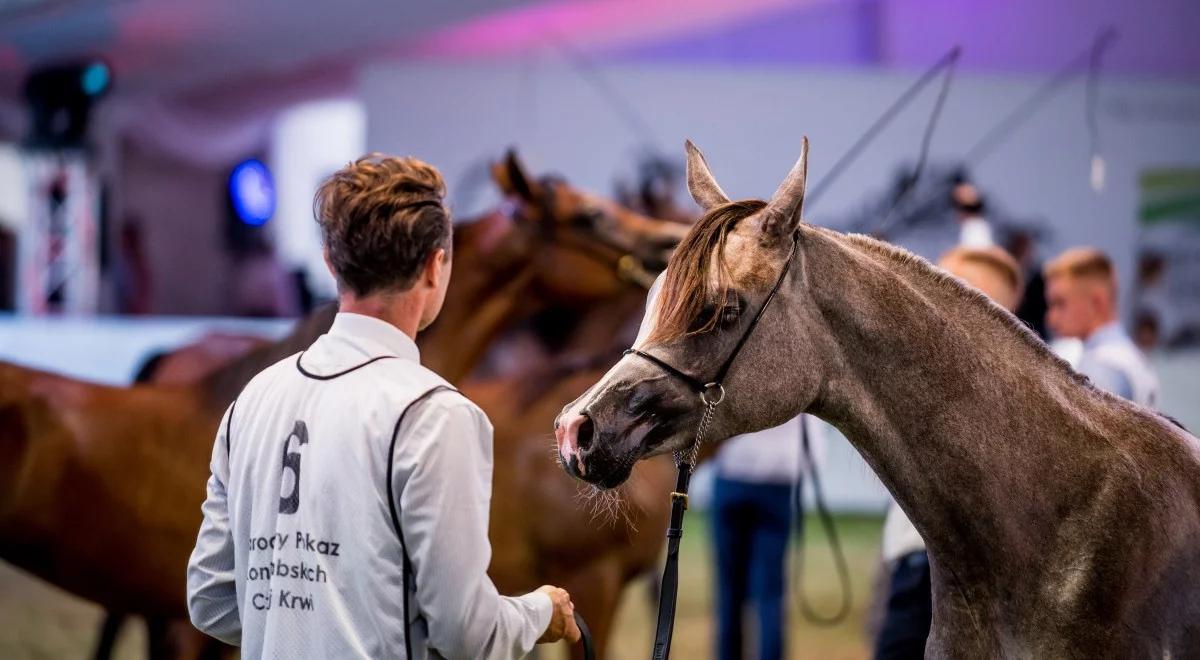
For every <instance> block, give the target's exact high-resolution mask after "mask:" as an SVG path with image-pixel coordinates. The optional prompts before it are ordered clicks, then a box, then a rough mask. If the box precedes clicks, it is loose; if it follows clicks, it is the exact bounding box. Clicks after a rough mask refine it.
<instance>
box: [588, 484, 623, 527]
mask: <svg viewBox="0 0 1200 660" xmlns="http://www.w3.org/2000/svg"><path fill="white" fill-rule="evenodd" d="M575 499H576V501H577V502H579V504H580V506H583V507H585V508H586V509H587V510H588V512H589V513H590V514H591V520H592V522H601V523H602V524H606V525H609V526H611V527H620V526H622V525H623V526H625V527H627V528H629V529H630V530H633V531H635V532H636V531H637V525H636V524H635V523H634V520H633V515H632V512H631V507H630V506H629V502H628V500H627V499H626V498H625V493H624V489H623V488H613V489H607V490H606V489H603V488H599V487H597V486H593V485H591V484H586V485H585V484H581V487H580V488H579V489H577V490H576V493H575Z"/></svg>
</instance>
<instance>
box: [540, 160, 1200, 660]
mask: <svg viewBox="0 0 1200 660" xmlns="http://www.w3.org/2000/svg"><path fill="white" fill-rule="evenodd" d="M806 168H807V140H806V141H805V143H804V148H803V151H802V155H801V157H800V160H799V161H798V162H797V164H796V166H795V167H794V168H793V169H792V171H791V173H790V174H789V175H788V177H787V179H786V180H785V181H784V182H783V184H782V185H781V186H780V187H779V189H778V190H777V191H776V193H775V195H774V196H773V197H772V199H771V200H770V201H769V202H763V201H758V200H746V201H730V199H729V198H728V197H727V196H726V195H725V193H724V192H723V191H722V190H721V188H720V187H719V186H718V185H717V183H716V181H715V180H714V178H713V177H712V174H711V173H710V171H709V169H708V166H707V164H706V163H705V161H704V159H703V157H702V156H701V154H700V152H699V151H698V150H696V149H695V147H694V146H693V145H691V144H690V143H688V186H689V189H690V190H691V193H692V196H693V197H694V198H695V199H696V201H697V202H698V203H699V204H700V205H701V206H702V207H703V208H704V209H705V215H704V217H703V218H701V220H700V221H699V222H698V223H697V225H696V226H695V227H694V229H693V230H692V231H691V233H690V234H689V235H688V236H687V237H686V238H685V239H684V241H683V242H682V243H681V244H680V246H679V248H678V249H677V250H676V252H675V254H674V255H673V256H672V258H671V261H670V264H669V266H668V268H667V274H666V277H665V281H664V283H663V285H662V292H661V295H660V297H659V299H658V301H657V303H656V305H655V309H654V312H653V313H654V321H653V328H652V330H651V332H650V334H649V336H648V337H647V339H646V340H645V341H644V342H643V343H642V344H641V345H639V346H637V347H636V351H635V352H633V353H630V354H627V355H626V356H625V357H624V358H622V359H621V360H620V361H619V362H617V363H616V365H615V366H613V367H612V369H610V370H609V372H608V373H607V374H605V375H604V376H603V377H602V378H601V379H600V380H599V382H597V383H596V384H595V385H593V386H592V387H591V388H590V389H589V390H588V391H587V392H586V393H584V394H583V396H581V397H579V398H578V399H577V400H575V401H574V402H573V403H570V404H568V405H567V406H566V408H565V409H564V411H563V412H562V414H561V415H560V416H559V418H558V420H557V421H556V424H555V426H556V435H557V438H558V443H559V455H560V459H561V461H562V463H563V465H564V466H565V467H566V468H567V469H568V471H570V472H571V473H572V474H574V475H575V476H577V477H579V478H581V479H584V480H586V481H588V482H591V483H593V484H597V485H600V486H602V487H612V486H615V485H617V484H620V483H621V482H623V481H624V480H625V479H626V478H627V476H628V475H629V471H630V468H631V467H632V466H633V464H634V463H635V462H636V461H638V460H640V459H643V458H645V457H648V456H652V455H656V454H663V453H668V452H672V451H677V452H678V451H684V452H686V451H688V450H689V448H690V445H691V444H692V443H693V441H694V439H695V437H696V435H697V431H698V428H699V427H700V426H701V425H702V421H703V419H704V416H705V413H709V415H708V416H709V417H710V419H709V420H708V422H709V423H708V424H707V426H708V429H707V432H708V437H709V438H713V439H722V438H727V437H730V436H733V435H736V434H740V433H746V432H750V431H755V430H759V429H764V428H769V427H771V426H775V425H777V424H780V423H782V422H783V421H785V420H788V419H790V418H792V417H794V416H795V415H797V414H799V413H802V412H807V413H811V414H814V415H816V416H818V417H821V418H822V419H824V420H826V421H828V422H830V423H831V424H833V425H834V426H836V427H838V428H839V429H840V430H841V431H842V432H843V433H844V434H845V435H846V437H847V438H848V439H849V440H850V441H851V442H852V443H853V444H854V446H855V447H856V448H857V449H858V450H859V452H861V453H862V455H863V456H864V458H865V459H866V460H867V462H868V463H869V464H870V465H871V467H872V468H873V469H874V470H875V472H876V473H877V474H878V476H879V477H880V479H881V480H882V481H883V483H884V484H885V485H886V486H887V487H888V489H889V490H890V491H891V492H892V494H893V495H894V496H895V498H896V500H897V502H898V503H899V504H900V506H901V507H902V508H903V510H904V511H905V513H907V514H908V515H909V517H910V518H911V519H912V521H913V523H914V524H915V525H916V527H917V529H918V530H919V531H920V533H921V535H922V536H923V537H924V538H925V540H926V542H927V544H928V548H929V554H930V563H931V566H932V573H933V602H934V618H933V628H932V631H931V633H930V638H929V642H928V645H927V655H928V656H930V657H955V658H984V657H988V658H990V657H1014V658H1030V657H1032V658H1056V659H1057V658H1097V657H1123V658H1126V657H1127V658H1149V657H1153V658H1195V657H1200V442H1198V441H1197V439H1196V438H1195V437H1193V436H1191V435H1189V434H1188V433H1186V432H1184V431H1182V430H1181V429H1179V428H1177V427H1175V426H1174V425H1172V424H1171V423H1170V422H1169V421H1167V420H1166V419H1165V418H1164V417H1162V416H1160V415H1158V414H1157V413H1155V412H1153V411H1151V410H1148V409H1145V408H1142V407H1139V406H1137V405H1135V404H1132V403H1129V402H1127V401H1124V400H1122V399H1118V398H1116V397H1113V396H1111V395H1108V394H1106V393H1104V392H1101V391H1099V390H1097V389H1095V388H1094V387H1092V386H1091V385H1090V384H1089V383H1088V382H1087V381H1086V379H1084V378H1083V377H1081V376H1079V375H1078V374H1076V373H1075V372H1074V371H1073V370H1072V369H1071V368H1070V367H1069V366H1068V365H1067V364H1066V363H1065V362H1063V361H1061V360H1059V359H1058V358H1057V357H1055V356H1054V355H1053V354H1052V353H1051V352H1050V350H1049V349H1048V348H1047V347H1046V345H1045V344H1044V343H1042V342H1041V340H1039V339H1038V338H1037V337H1036V336H1035V335H1033V334H1032V332H1030V331H1029V330H1028V329H1027V328H1026V327H1025V326H1024V325H1023V324H1021V323H1020V322H1018V321H1017V320H1016V319H1015V318H1014V317H1013V316H1012V315H1011V314H1009V313H1008V312H1007V311H1005V310H1003V309H1001V308H1000V307H999V306H997V305H995V304H994V303H992V302H990V301H988V300H987V299H986V298H985V297H984V296H983V295H982V294H980V293H979V292H977V291H975V290H973V289H970V288H968V287H967V286H965V285H963V284H962V283H961V282H959V281H958V280H956V279H954V278H952V277H950V276H948V275H947V274H945V273H944V272H942V271H940V270H938V269H937V268H935V267H933V266H932V265H930V264H929V263H928V262H926V261H925V260H923V259H921V258H919V257H915V256H913V255H911V254H909V253H907V252H905V251H903V250H900V249H897V248H894V247H891V246H888V245H886V244H883V243H880V242H878V241H875V240H872V239H869V238H866V237H863V236H854V235H843V234H840V233H837V232H834V231H830V230H827V229H822V228H819V227H815V226H813V225H810V224H807V223H804V222H802V221H801V210H802V206H803V199H804V184H805V173H806ZM764 375H769V377H764ZM701 394H703V395H704V397H703V398H702V397H701ZM719 395H723V400H721V402H720V403H719V404H718V405H716V406H715V407H714V406H712V405H709V404H711V403H712V402H713V401H717V400H720V398H721V397H720V396H719ZM706 402H707V404H706Z"/></svg>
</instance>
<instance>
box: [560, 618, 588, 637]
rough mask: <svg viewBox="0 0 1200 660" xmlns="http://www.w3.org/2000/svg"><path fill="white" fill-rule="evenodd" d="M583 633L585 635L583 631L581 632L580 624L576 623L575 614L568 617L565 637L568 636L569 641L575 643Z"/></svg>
mask: <svg viewBox="0 0 1200 660" xmlns="http://www.w3.org/2000/svg"><path fill="white" fill-rule="evenodd" d="M582 635H583V633H581V632H579V626H578V625H576V623H575V617H574V616H569V617H567V630H566V634H565V635H563V636H564V637H566V638H567V641H568V642H571V643H572V644H574V643H576V642H578V641H579V638H580V637H581V636H582Z"/></svg>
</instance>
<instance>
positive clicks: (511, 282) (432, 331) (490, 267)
mask: <svg viewBox="0 0 1200 660" xmlns="http://www.w3.org/2000/svg"><path fill="white" fill-rule="evenodd" d="M518 239H519V237H512V240H513V241H515V240H518ZM508 247H510V246H507V245H506V246H502V247H501V248H500V251H499V252H497V251H491V252H490V253H489V254H479V253H477V251H476V250H474V249H473V248H471V247H470V246H463V249H460V250H459V251H458V253H457V254H455V258H454V260H455V268H454V274H453V276H452V277H451V278H450V288H449V289H448V290H447V291H446V300H445V303H444V304H443V305H442V311H441V313H440V314H439V315H438V318H437V321H436V322H435V323H434V324H433V325H431V326H430V327H429V328H427V329H426V330H425V331H424V332H422V333H421V334H420V335H418V337H417V343H418V345H419V346H420V348H421V362H422V363H423V364H424V365H425V366H427V367H428V368H430V369H432V370H433V371H434V372H436V373H437V374H439V375H440V376H442V377H443V378H445V379H446V380H448V381H450V382H457V381H460V380H462V379H463V378H465V377H466V376H467V374H469V373H470V372H471V370H472V369H474V368H475V366H476V365H477V364H478V363H479V361H480V359H482V358H483V355H484V353H485V352H486V351H487V349H488V347H489V346H490V345H491V344H492V342H493V341H494V340H495V339H496V338H497V336H499V334H500V333H501V332H503V331H504V329H505V328H507V327H508V326H509V325H511V324H512V322H513V321H514V320H515V319H516V318H518V317H519V316H521V315H523V314H526V313H528V312H529V309H530V304H531V302H532V301H531V300H530V296H529V293H530V287H531V286H532V284H533V274H534V273H533V262H532V259H531V258H524V256H523V255H521V254H519V253H518V252H516V251H515V250H513V251H510V250H508V249H507V248H508ZM511 247H516V246H511Z"/></svg>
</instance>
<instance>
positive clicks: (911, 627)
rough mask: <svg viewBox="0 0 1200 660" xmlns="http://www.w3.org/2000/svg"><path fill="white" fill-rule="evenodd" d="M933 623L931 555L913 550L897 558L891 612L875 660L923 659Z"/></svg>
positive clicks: (880, 630)
mask: <svg viewBox="0 0 1200 660" xmlns="http://www.w3.org/2000/svg"><path fill="white" fill-rule="evenodd" d="M932 623H933V584H932V581H931V579H930V573H929V555H927V554H925V553H924V552H913V553H909V554H907V555H904V556H903V557H901V558H900V559H899V560H897V562H896V569H895V570H894V571H893V572H892V582H891V585H890V588H889V589H888V600H887V613H886V614H884V617H883V626H882V627H881V628H880V629H879V638H878V639H877V640H875V660H921V659H922V658H924V657H925V640H926V638H928V637H929V627H930V625H931V624H932Z"/></svg>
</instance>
